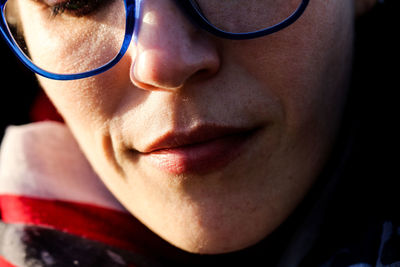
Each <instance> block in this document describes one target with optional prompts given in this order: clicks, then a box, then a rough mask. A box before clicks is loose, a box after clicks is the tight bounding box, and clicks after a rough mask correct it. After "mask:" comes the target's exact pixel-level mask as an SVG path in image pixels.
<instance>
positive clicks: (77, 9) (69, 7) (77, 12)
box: [50, 0, 105, 17]
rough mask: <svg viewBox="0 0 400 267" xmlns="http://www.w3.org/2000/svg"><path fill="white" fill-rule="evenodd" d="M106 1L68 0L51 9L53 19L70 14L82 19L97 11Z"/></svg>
mask: <svg viewBox="0 0 400 267" xmlns="http://www.w3.org/2000/svg"><path fill="white" fill-rule="evenodd" d="M103 2H105V1H104V0H67V1H65V2H62V3H59V4H56V5H54V6H51V7H50V10H51V15H52V17H56V16H58V15H61V14H63V13H64V12H68V13H69V14H71V15H73V16H76V17H81V16H84V15H87V14H89V13H91V12H93V11H95V10H96V8H98V7H99V6H100V5H101V4H103Z"/></svg>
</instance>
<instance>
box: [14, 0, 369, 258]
mask: <svg viewBox="0 0 400 267" xmlns="http://www.w3.org/2000/svg"><path fill="white" fill-rule="evenodd" d="M20 1H22V2H24V1H25V2H26V1H27V0H20ZM367 2H368V3H369V1H366V0H364V1H362V0H359V1H355V2H354V1H348V0H335V1H334V0H331V1H310V4H309V7H308V8H307V10H306V12H305V13H304V15H303V16H302V17H301V18H300V19H299V20H298V21H297V22H296V23H295V24H293V25H292V26H290V27H289V28H287V29H285V30H283V31H280V32H278V33H275V34H273V35H270V36H266V37H263V38H258V39H254V40H247V41H231V40H225V39H219V38H217V37H214V36H211V35H209V34H207V33H205V32H203V31H201V30H199V29H197V28H195V27H194V26H193V25H192V24H191V23H190V22H189V21H188V20H187V19H186V18H185V17H184V16H183V15H182V14H181V13H180V11H179V10H178V9H177V7H176V6H175V5H174V4H173V2H172V1H164V0H155V1H145V3H144V11H143V23H142V26H141V29H140V34H139V37H138V42H137V43H132V44H131V45H130V47H129V50H128V52H127V54H126V55H125V56H124V58H123V59H122V60H121V62H120V63H118V64H117V65H116V66H115V67H114V68H112V69H111V70H109V71H108V72H106V73H104V74H101V75H98V76H95V77H91V78H87V79H83V80H77V81H69V82H60V81H53V80H48V79H45V78H41V77H39V80H40V83H41V85H42V86H43V88H44V89H45V91H46V92H47V94H48V95H49V97H50V98H51V100H52V101H53V103H54V104H55V106H56V107H57V109H58V110H59V112H60V113H61V114H62V116H63V117H64V119H65V121H66V123H67V125H68V126H69V127H70V129H71V130H72V132H73V134H74V136H75V137H76V139H77V141H78V143H79V144H80V146H81V148H82V150H83V151H84V153H85V154H86V156H87V158H88V159H89V161H90V163H91V164H92V166H93V168H94V169H95V171H96V172H97V173H98V175H99V176H100V178H101V179H102V180H103V182H104V183H105V184H106V186H107V187H108V188H109V189H110V191H111V192H112V193H113V194H114V195H115V196H116V197H117V198H118V199H119V201H120V202H121V203H122V204H123V205H124V206H125V207H126V209H127V210H129V211H130V212H131V213H132V214H133V215H134V216H135V217H136V218H138V219H139V220H140V221H141V222H143V223H144V224H145V225H146V226H147V227H148V228H149V229H151V230H152V231H154V233H155V234H157V235H159V236H160V237H162V238H163V239H165V240H166V241H168V242H170V243H171V244H173V245H175V246H177V247H178V248H181V249H183V250H186V251H189V252H194V253H206V254H216V253H224V252H230V251H235V250H239V249H242V248H245V247H248V246H251V245H253V244H255V243H257V242H259V241H260V240H262V239H263V238H265V237H266V236H268V235H269V234H270V233H271V232H272V231H274V230H275V229H276V228H277V227H278V226H279V225H280V224H281V223H282V222H283V221H284V220H285V219H286V218H287V217H288V216H289V215H290V214H291V212H292V211H293V210H294V209H295V207H296V206H297V205H298V204H299V203H300V202H301V200H302V199H303V197H304V196H305V195H306V194H307V192H308V190H309V189H310V187H311V186H312V184H313V183H314V182H315V179H316V178H317V177H318V174H319V173H320V171H321V169H322V168H323V166H324V163H325V162H326V160H327V157H328V155H329V152H330V150H331V148H332V145H333V142H334V140H335V136H336V134H337V131H338V128H339V125H340V120H341V115H342V110H343V106H344V103H345V100H346V92H347V90H348V81H349V73H350V69H351V61H352V42H353V22H354V19H355V17H356V14H359V13H362V12H365V10H366V9H367V8H366V6H368V3H367ZM25 4H28V6H29V2H26V3H25ZM32 8H34V7H32ZM115 8H116V10H118V9H117V8H118V7H115ZM361 9H362V10H361ZM35 14H36V13H35V12H21V21H22V23H23V25H24V33H25V36H26V40H27V43H28V45H29V49H30V51H31V52H32V56H33V57H34V58H35V57H36V58H38V59H40V60H43V63H46V64H56V63H55V62H56V61H54V60H53V58H56V59H57V62H63V63H65V65H66V66H70V65H71V64H70V58H69V56H68V55H69V54H70V53H68V50H66V51H64V54H58V55H57V54H54V53H50V54H51V56H49V55H45V54H41V53H40V52H35V51H39V48H40V51H43V42H42V40H43V38H47V37H46V36H51V34H54V31H53V29H52V28H44V27H43V26H41V25H40V24H39V23H37V24H35V23H34V22H33V21H35V20H33V19H32V16H37V15H35ZM24 21H29V23H24ZM38 21H40V18H39V20H38ZM93 27H95V26H93ZM120 30H121V29H115V28H111V27H105V28H103V29H102V32H101V34H99V38H100V37H104V38H110V37H107V36H109V35H110V33H112V32H113V31H120ZM52 31H53V32H52ZM82 38H83V39H80V40H79V41H78V42H77V43H75V44H72V46H71V47H70V48H69V49H70V50H71V51H72V50H73V49H78V48H77V47H78V43H80V44H82V43H83V44H85V43H89V42H95V40H84V39H85V37H82ZM64 41H65V40H64ZM109 42H110V43H113V42H115V43H117V42H116V41H115V40H113V39H110V40H109ZM40 45H41V46H40ZM44 45H46V44H44ZM49 45H50V44H49ZM116 47H117V45H116ZM88 49H89V48H88ZM85 51H87V50H84V49H83V50H81V51H80V52H79V53H82V55H84V54H85ZM60 53H61V52H60ZM99 53H102V54H103V53H104V54H106V53H107V51H101V50H100V52H99ZM63 59H64V60H63ZM81 63H82V64H80V67H81V66H84V67H85V66H89V67H90V64H94V63H93V62H88V61H83V62H81ZM57 64H60V63H57ZM71 68H74V67H71ZM77 68H78V66H77ZM71 71H73V69H72V70H71ZM204 123H209V124H215V125H224V126H235V127H246V128H255V127H257V128H258V129H259V130H258V131H257V133H256V134H255V135H254V136H253V137H252V138H251V140H250V141H249V142H248V143H247V144H246V148H245V149H244V150H243V152H242V153H241V155H240V156H239V157H238V158H237V159H235V160H234V161H233V162H231V163H229V164H228V165H227V166H225V167H223V168H219V169H217V170H213V171H210V172H207V173H204V174H196V173H181V174H173V173H168V172H165V171H162V170H160V169H157V168H155V167H154V166H152V165H151V164H148V163H147V162H146V161H144V160H142V158H141V157H140V155H138V154H137V153H136V152H135V151H137V150H139V151H140V150H142V149H143V148H144V147H146V145H147V144H148V143H149V142H151V141H152V140H155V139H156V138H158V137H160V136H161V135H163V134H168V133H171V132H174V131H177V130H179V129H186V128H191V127H195V126H196V125H201V124H204Z"/></svg>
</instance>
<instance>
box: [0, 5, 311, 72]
mask: <svg viewBox="0 0 400 267" xmlns="http://www.w3.org/2000/svg"><path fill="white" fill-rule="evenodd" d="M142 1H144V0H124V5H125V12H126V28H125V38H124V41H123V43H122V46H121V49H120V51H119V53H118V54H117V56H116V57H115V58H114V59H112V60H111V61H110V62H108V63H106V64H105V65H103V66H101V67H98V68H96V69H94V70H90V71H86V72H82V73H76V74H57V73H52V72H48V71H46V70H44V69H42V68H39V67H38V66H36V65H35V64H34V63H32V61H31V60H30V59H29V58H28V57H27V56H26V55H25V54H24V52H22V51H21V49H20V48H19V46H18V45H17V44H16V42H15V41H14V38H13V37H12V36H11V34H10V32H9V30H8V26H7V23H6V18H5V15H4V8H5V5H6V3H7V0H0V17H1V18H0V32H1V35H2V36H3V38H4V39H5V40H6V42H7V44H8V45H9V46H10V47H11V49H12V50H13V52H14V53H15V54H16V56H17V57H18V58H19V59H20V60H21V61H22V63H24V65H25V66H26V67H27V68H28V69H30V70H31V71H33V72H35V73H37V74H39V75H41V76H43V77H46V78H49V79H54V80H77V79H83V78H88V77H91V76H94V75H98V74H100V73H103V72H105V71H107V70H109V69H110V68H112V67H113V66H114V65H116V64H117V63H118V62H119V61H120V60H121V58H122V57H123V56H124V54H125V53H126V51H127V50H128V47H129V45H130V43H131V42H132V38H135V37H134V34H135V27H139V25H140V21H139V19H140V11H141V8H140V6H141V3H142ZM173 1H174V2H175V3H176V4H177V6H178V7H179V8H180V9H181V10H182V11H183V13H184V14H186V15H187V17H188V19H189V20H190V21H191V22H192V23H193V24H195V25H197V26H198V27H200V28H201V29H203V30H205V31H207V32H209V33H211V34H213V35H215V36H218V37H221V38H225V39H231V40H247V39H253V38H258V37H262V36H266V35H268V34H271V33H274V32H277V31H280V30H282V29H283V28H286V27H288V26H289V25H291V24H292V23H293V22H295V21H296V20H297V19H298V18H299V17H300V16H301V15H302V14H303V12H304V10H305V9H306V7H307V5H308V3H309V1H310V0H302V2H301V4H300V5H299V7H298V8H297V9H296V11H294V12H293V13H292V14H291V15H290V16H289V17H288V18H286V19H285V20H284V21H282V22H280V23H278V24H276V25H273V26H271V27H268V28H265V29H262V30H259V31H254V32H247V33H231V32H226V31H223V30H220V29H218V28H216V27H215V26H214V25H212V24H211V23H210V22H209V21H208V20H207V19H206V18H205V17H204V16H203V14H202V13H201V11H200V10H199V9H198V8H197V5H196V3H195V1H194V0H173Z"/></svg>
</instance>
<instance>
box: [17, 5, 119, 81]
mask: <svg viewBox="0 0 400 267" xmlns="http://www.w3.org/2000/svg"><path fill="white" fill-rule="evenodd" d="M15 1H17V0H15ZM112 3H113V4H110V5H109V6H107V9H112V10H113V11H112V12H107V13H106V12H102V10H100V11H97V12H94V14H88V15H84V16H80V17H77V16H74V15H71V14H70V13H68V11H64V13H61V14H57V15H52V11H51V10H50V8H49V7H47V6H46V5H45V4H43V3H42V2H40V1H37V2H36V1H32V0H19V5H20V6H23V8H20V17H21V24H20V25H21V26H19V27H21V28H19V29H18V31H19V32H23V33H24V38H25V43H26V45H27V49H28V51H29V56H30V58H31V59H32V61H33V62H34V63H35V64H36V65H38V66H39V67H41V68H43V69H44V70H46V71H49V72H53V73H58V74H75V73H80V72H85V71H90V70H93V69H95V68H98V67H101V66H102V65H104V64H106V63H108V62H109V61H111V60H112V59H113V58H114V57H115V56H116V55H117V54H118V52H119V50H120V48H121V46H122V42H123V39H124V32H125V20H124V16H115V14H123V13H124V12H123V11H124V8H123V2H122V1H113V2H112Z"/></svg>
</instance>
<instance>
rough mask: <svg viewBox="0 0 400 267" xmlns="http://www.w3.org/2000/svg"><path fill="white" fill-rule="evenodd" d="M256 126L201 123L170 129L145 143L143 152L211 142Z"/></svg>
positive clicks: (243, 132)
mask: <svg viewBox="0 0 400 267" xmlns="http://www.w3.org/2000/svg"><path fill="white" fill-rule="evenodd" d="M254 129H255V128H246V127H229V126H218V125H200V126H197V127H195V128H193V129H188V130H180V131H179V130H175V131H173V130H172V131H169V132H167V133H165V134H163V135H161V136H160V137H158V138H156V139H155V140H153V141H151V142H150V143H148V145H145V146H144V147H143V149H142V150H141V151H140V152H141V153H152V152H155V151H158V150H162V149H173V148H179V147H184V146H188V145H194V144H199V143H204V142H209V141H212V140H215V139H218V138H223V137H227V136H231V135H238V134H248V133H249V132H251V131H252V130H254Z"/></svg>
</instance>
